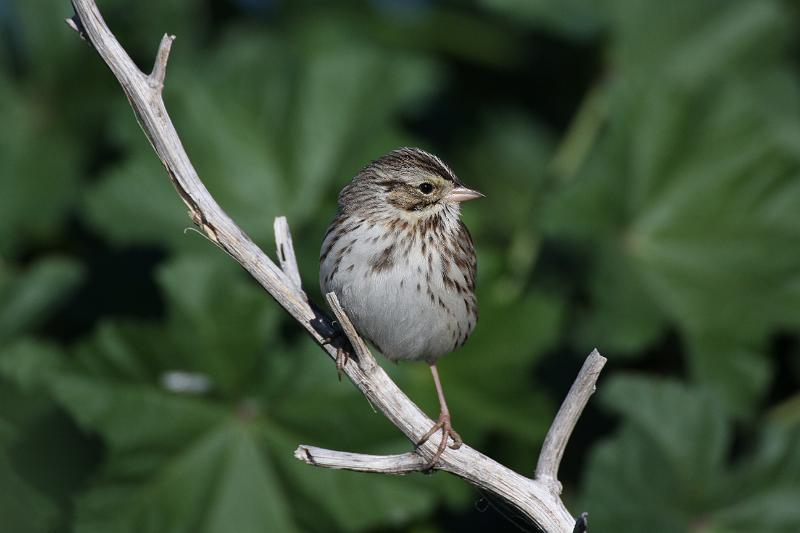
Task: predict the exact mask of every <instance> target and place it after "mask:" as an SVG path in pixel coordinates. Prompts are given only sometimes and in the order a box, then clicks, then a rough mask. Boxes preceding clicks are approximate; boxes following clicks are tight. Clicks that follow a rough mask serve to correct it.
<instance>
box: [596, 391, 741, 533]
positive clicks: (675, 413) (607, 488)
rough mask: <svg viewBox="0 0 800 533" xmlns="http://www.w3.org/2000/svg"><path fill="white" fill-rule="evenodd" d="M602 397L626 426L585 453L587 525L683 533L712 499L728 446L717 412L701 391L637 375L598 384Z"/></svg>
mask: <svg viewBox="0 0 800 533" xmlns="http://www.w3.org/2000/svg"><path fill="white" fill-rule="evenodd" d="M602 399H603V402H604V404H606V405H607V406H609V407H610V408H612V409H613V410H614V411H616V412H618V413H620V414H621V415H622V416H623V419H624V421H625V422H624V425H623V426H622V428H621V430H620V431H619V432H618V434H617V436H615V437H614V438H612V439H611V440H609V441H607V442H605V443H603V444H601V445H599V446H598V447H597V448H596V449H595V450H593V451H592V454H591V458H590V461H589V466H588V469H587V472H586V483H585V489H584V498H585V500H584V501H585V502H586V503H585V504H584V505H590V506H591V507H590V509H591V516H592V521H593V524H594V525H593V527H596V528H597V529H599V530H601V531H602V530H607V529H609V528H610V529H613V528H614V527H615V526H614V524H616V525H619V524H623V523H624V524H626V527H629V528H630V529H631V530H634V531H685V530H686V529H688V527H689V523H690V522H691V519H692V518H691V517H692V516H693V515H694V514H695V513H698V512H699V511H700V510H702V509H705V508H708V507H709V506H710V505H712V503H713V502H714V501H715V499H716V497H717V494H718V489H719V486H720V485H719V482H720V476H721V473H722V467H723V462H724V458H725V454H726V453H727V448H728V446H729V445H730V435H729V427H728V424H727V422H726V420H725V417H724V414H723V413H724V412H723V411H722V410H721V409H720V408H719V406H718V405H717V404H716V403H715V402H714V401H712V399H711V398H710V397H709V395H707V394H704V393H702V392H699V391H696V390H692V389H689V388H687V387H685V386H682V385H679V384H677V383H672V382H659V381H655V380H648V379H645V378H636V377H624V378H623V377H619V378H616V379H614V380H613V381H611V382H610V383H608V384H606V385H604V386H603V391H602ZM612 489H613V490H612ZM645 489H646V490H645Z"/></svg>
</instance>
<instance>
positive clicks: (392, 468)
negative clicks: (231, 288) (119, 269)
mask: <svg viewBox="0 0 800 533" xmlns="http://www.w3.org/2000/svg"><path fill="white" fill-rule="evenodd" d="M72 4H73V7H74V9H75V13H76V17H74V18H72V19H68V20H67V22H68V23H69V25H70V26H71V27H73V28H74V29H75V30H77V31H78V32H79V33H80V34H81V36H82V37H84V38H85V39H87V40H88V41H89V42H90V43H91V44H92V46H93V47H94V49H95V50H96V51H97V53H98V54H99V55H100V57H101V58H102V59H103V61H104V62H105V63H106V64H107V65H108V67H109V68H110V69H111V71H112V72H113V74H114V76H115V77H116V78H117V81H118V82H119V83H120V85H121V87H122V90H123V91H124V93H125V95H126V96H127V98H128V101H129V102H130V104H131V107H132V108H133V111H134V114H135V115H136V119H137V120H138V122H139V124H140V125H141V127H142V130H143V131H144V134H145V136H146V137H147V139H148V140H149V141H150V144H151V145H152V146H153V149H154V150H155V152H156V154H157V155H158V157H159V159H160V160H161V161H162V163H163V164H164V167H165V168H166V171H167V175H168V176H169V178H170V180H171V181H172V184H173V185H174V186H175V189H176V191H177V192H178V195H179V196H180V198H181V199H182V200H183V202H184V203H185V204H186V206H187V208H188V209H189V216H190V217H191V219H192V220H193V221H194V223H195V224H196V225H197V226H198V227H199V228H200V230H201V231H202V232H203V233H204V234H205V235H206V236H207V237H208V238H209V239H210V240H211V241H212V242H213V243H215V244H216V245H217V246H219V247H220V248H222V249H223V250H224V251H225V252H227V253H228V254H229V255H230V256H231V257H233V258H234V259H235V260H236V261H238V262H239V263H240V264H241V265H242V267H244V269H245V270H247V271H248V272H249V273H250V274H251V275H252V276H253V278H255V280H256V281H257V282H258V283H259V284H260V285H261V286H262V287H263V288H264V289H265V290H266V291H267V292H268V293H269V294H270V295H271V296H272V297H273V298H274V299H275V300H276V301H277V302H278V303H279V304H280V305H281V306H282V307H283V308H284V309H285V310H286V311H287V312H288V313H289V314H290V315H291V316H292V317H293V318H294V319H295V320H296V321H297V322H298V323H299V324H300V325H301V326H302V327H304V328H305V329H306V331H307V332H308V333H309V334H310V335H311V337H312V339H313V340H314V341H315V342H317V343H318V344H319V345H320V346H321V347H322V348H323V349H324V350H325V351H326V352H327V353H328V355H329V356H330V357H331V358H335V357H336V353H337V349H342V348H343V347H342V346H338V347H337V346H335V344H336V343H332V342H329V341H330V339H331V338H332V337H333V336H334V333H335V332H336V331H337V328H336V327H334V324H332V322H331V320H330V319H329V318H328V317H327V316H326V315H325V314H324V313H322V312H320V311H319V310H318V309H317V308H316V307H315V306H314V305H313V304H311V303H310V302H309V301H308V298H307V297H306V295H305V293H304V292H303V290H302V287H301V280H300V274H299V270H298V268H297V263H296V259H295V256H294V249H293V247H292V241H291V236H290V234H289V229H288V224H286V222H285V220H284V219H278V220H276V223H275V230H276V245H277V248H278V261H279V264H280V267H278V266H277V265H276V264H275V263H274V262H273V261H272V260H270V258H269V257H267V255H266V254H264V252H263V251H262V250H261V249H260V248H259V247H258V246H257V245H256V244H255V243H254V242H253V241H252V240H251V239H250V238H249V237H248V236H247V235H246V234H245V233H244V231H242V230H241V229H240V228H239V226H237V225H236V223H235V222H234V221H233V220H232V219H231V218H230V217H229V216H228V215H227V214H226V213H225V212H224V211H223V210H222V208H220V206H219V205H218V204H217V202H216V201H215V200H214V198H212V196H211V195H210V194H209V192H208V190H207V189H206V187H205V186H204V185H203V183H202V181H201V180H200V178H199V177H198V175H197V172H196V171H195V169H194V167H193V166H192V163H191V161H190V160H189V156H188V155H187V154H186V151H185V150H184V148H183V145H182V143H181V141H180V138H179V137H178V134H177V132H176V130H175V127H174V126H173V124H172V121H171V119H170V117H169V114H168V113H167V110H166V108H165V106H164V101H163V99H162V94H161V93H162V90H163V88H164V80H165V77H166V66H167V60H168V59H169V52H170V49H171V46H172V42H173V40H174V37H172V36H169V35H165V36H164V37H163V38H162V40H161V45H160V46H159V49H158V52H157V54H156V59H155V64H154V67H153V70H152V72H151V74H149V75H147V74H144V73H143V72H141V71H140V70H139V69H138V68H137V67H136V65H135V64H134V63H133V61H132V60H131V58H130V57H129V56H128V54H127V52H125V50H124V48H123V47H122V46H121V45H120V43H119V42H118V41H117V39H116V38H115V37H114V35H113V34H112V33H111V31H110V30H109V29H108V26H106V24H105V22H104V20H103V18H102V16H101V15H100V12H99V10H98V8H97V6H96V4H95V2H94V0H72ZM327 298H328V302H329V304H330V306H331V308H332V309H333V311H334V313H335V314H336V316H337V320H338V321H339V324H341V326H342V329H343V330H344V332H345V334H346V335H347V338H348V339H349V341H350V344H351V345H352V348H353V350H354V351H355V353H353V354H352V355H353V357H352V358H350V360H349V361H348V363H347V364H346V365H345V367H344V373H345V374H346V375H347V377H348V378H349V379H350V380H351V381H352V382H353V383H354V384H355V385H356V387H358V388H359V390H360V391H361V392H362V394H364V396H365V397H366V399H367V400H368V401H369V402H370V403H371V404H372V405H373V406H374V407H375V408H376V409H377V410H379V411H380V412H381V413H382V414H383V415H384V416H386V418H388V419H389V421H391V422H392V423H393V424H394V425H395V426H396V427H397V428H398V429H399V430H400V431H402V432H403V434H404V435H405V436H406V437H407V438H408V439H409V440H410V441H411V442H412V443H414V442H417V441H418V440H419V438H420V437H421V436H422V435H423V434H424V433H425V432H426V431H427V430H428V428H430V427H431V425H432V424H433V421H432V420H431V419H430V418H428V417H427V416H426V415H425V413H423V412H422V410H421V409H420V408H419V407H417V405H416V404H414V402H412V401H411V400H410V399H409V398H408V397H407V396H406V395H405V394H404V393H403V391H401V390H400V389H399V388H398V387H397V385H396V384H395V383H394V382H393V381H392V380H391V379H390V378H389V376H388V375H387V374H386V373H385V372H384V371H383V369H382V368H381V367H380V366H379V365H378V364H377V363H376V362H375V359H374V357H373V356H372V354H371V353H370V351H369V348H368V347H367V346H366V344H365V343H364V341H363V340H362V339H361V338H360V337H359V336H358V334H357V333H356V331H355V329H354V328H353V327H352V324H350V321H349V320H348V319H347V315H346V314H345V312H344V310H343V309H342V308H341V306H339V303H338V301H337V300H336V297H335V296H334V295H332V294H331V295H328V296H327ZM344 349H350V347H349V346H346V347H344ZM603 362H605V359H604V358H602V357H601V356H600V355H599V354H597V352H593V353H592V355H591V356H590V358H589V360H587V363H586V365H584V370H585V372H584V371H582V372H581V375H580V376H579V379H578V381H576V383H575V385H573V387H572V389H571V390H570V393H569V395H568V396H567V399H566V400H565V402H564V406H562V409H561V410H560V411H559V414H558V416H557V417H556V421H555V422H554V424H553V427H552V428H551V431H550V433H549V434H548V439H547V441H546V443H545V447H544V451H543V453H544V456H543V457H540V460H539V466H538V467H537V479H530V478H527V477H525V476H522V475H520V474H518V473H516V472H514V471H512V470H510V469H509V468H507V467H505V466H503V465H501V464H499V463H497V462H496V461H494V460H492V459H490V458H489V457H487V456H485V455H483V454H482V453H480V452H478V451H477V450H474V449H473V448H470V447H469V446H467V445H463V446H461V448H459V449H458V450H447V451H446V452H445V454H444V455H443V456H442V457H441V459H440V461H439V462H438V463H437V464H436V465H435V468H436V469H438V470H444V471H446V472H450V473H452V474H454V475H456V476H459V477H462V478H464V479H466V480H467V481H469V482H470V483H473V484H475V485H477V486H478V487H480V488H481V489H484V490H487V491H489V492H491V493H493V494H495V495H496V496H498V497H499V498H501V499H503V500H505V501H506V502H507V503H508V504H509V505H512V506H514V507H516V508H517V509H518V510H519V511H520V512H521V513H522V514H523V515H525V516H527V517H528V518H529V519H530V520H531V521H532V522H533V523H535V524H536V525H537V526H539V527H540V528H542V529H543V530H545V531H548V532H571V531H573V529H574V528H575V526H576V524H577V525H579V526H580V525H581V524H583V523H584V522H583V518H579V520H578V522H577V523H576V520H575V518H573V517H572V516H571V515H570V513H569V512H568V511H567V509H566V508H565V507H564V504H563V503H562V501H561V499H560V497H559V492H560V490H556V489H557V488H558V486H557V481H556V479H557V475H556V474H557V469H558V464H559V461H560V459H561V456H562V455H563V451H564V447H565V446H566V442H567V439H568V438H569V434H570V432H571V431H572V428H573V427H574V425H575V422H576V421H577V418H578V416H579V415H580V412H581V410H582V409H583V406H584V405H585V403H586V400H587V399H588V397H589V395H590V394H591V392H592V390H593V389H594V383H595V380H596V378H597V373H598V372H599V371H600V368H601V367H602V364H603ZM590 363H591V364H590ZM551 435H552V436H551ZM433 440H435V439H433ZM435 451H436V443H434V442H426V443H424V444H423V445H421V446H419V447H418V448H416V450H415V451H414V452H413V453H405V454H400V455H391V456H370V455H362V454H348V453H345V452H333V451H328V450H322V449H319V448H313V447H311V446H301V447H300V448H298V450H297V452H296V454H295V455H296V456H297V457H298V458H299V459H301V460H303V461H306V462H308V463H311V464H315V465H318V466H326V467H331V468H347V469H350V470H359V471H371V472H382V473H394V474H399V473H407V472H413V471H418V470H422V469H424V468H425V465H426V464H427V462H428V460H429V459H430V458H431V457H433V455H434V453H435Z"/></svg>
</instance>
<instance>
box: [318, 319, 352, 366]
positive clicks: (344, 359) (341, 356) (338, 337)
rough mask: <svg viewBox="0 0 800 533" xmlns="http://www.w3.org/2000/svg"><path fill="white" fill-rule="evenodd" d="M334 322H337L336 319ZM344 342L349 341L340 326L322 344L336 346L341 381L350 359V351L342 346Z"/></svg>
mask: <svg viewBox="0 0 800 533" xmlns="http://www.w3.org/2000/svg"><path fill="white" fill-rule="evenodd" d="M332 323H333V324H337V322H336V321H335V320H334V321H333V322H332ZM344 342H347V336H346V335H345V334H344V332H343V331H342V330H341V329H339V328H337V329H336V330H335V331H334V332H333V333H331V334H330V335H329V336H327V337H325V338H324V339H322V346H325V345H326V344H330V345H331V346H334V347H335V348H336V374H337V375H338V376H339V381H342V371H343V370H344V366H345V365H346V364H347V363H348V361H350V351H349V350H346V349H345V348H344V347H343V346H342V344H343V343H344Z"/></svg>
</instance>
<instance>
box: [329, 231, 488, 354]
mask: <svg viewBox="0 0 800 533" xmlns="http://www.w3.org/2000/svg"><path fill="white" fill-rule="evenodd" d="M403 238H405V239H406V240H403ZM334 239H337V238H336V233H335V232H331V233H330V234H329V235H328V237H327V238H326V240H325V243H323V251H325V250H326V249H327V248H328V245H329V243H330V242H331V241H333V240H334ZM354 239H355V242H353V240H354ZM429 256H431V259H430V260H429ZM446 277H449V279H450V280H453V281H457V282H458V283H459V284H462V285H464V286H465V284H466V280H465V277H464V276H462V275H461V274H460V273H459V272H457V270H456V269H455V267H454V266H451V265H449V264H448V265H444V266H443V264H442V255H441V253H440V250H439V249H438V248H436V247H434V246H433V245H431V244H426V246H425V253H424V254H423V247H422V242H421V238H420V237H417V238H416V239H412V237H411V235H410V234H409V233H408V232H405V233H403V234H402V236H400V237H398V235H397V234H395V233H391V232H390V231H389V230H388V228H387V227H386V226H385V225H383V224H376V225H374V226H373V227H372V228H368V227H367V226H366V224H362V226H361V227H359V228H358V229H355V230H351V231H348V232H347V233H346V234H345V235H343V236H341V237H339V238H338V239H337V240H336V241H335V244H334V245H333V246H332V247H331V248H330V250H329V251H328V253H327V255H326V256H325V257H324V258H323V260H322V262H321V264H320V286H321V288H322V290H323V292H326V293H327V292H331V291H333V292H335V293H336V296H337V297H338V298H339V301H340V303H341V304H342V307H343V308H344V310H345V311H346V312H347V314H348V316H349V317H350V320H352V322H353V325H354V326H355V327H356V329H357V330H358V332H359V333H360V334H361V335H363V336H364V337H366V338H367V339H369V340H370V341H372V342H373V343H374V344H375V345H376V347H377V348H378V349H379V350H380V351H381V352H382V353H383V355H384V356H386V357H387V358H389V359H391V360H393V361H396V360H401V359H402V360H422V359H424V360H428V361H435V360H436V359H437V358H439V357H441V356H442V355H444V354H446V353H448V352H451V351H453V350H454V349H456V348H457V347H458V346H460V345H461V344H462V343H463V342H464V341H465V340H466V338H467V336H468V335H469V334H470V332H471V331H472V329H473V328H474V327H475V318H474V316H473V315H474V312H470V307H471V308H473V309H474V306H475V300H474V296H473V295H472V293H471V292H469V293H466V292H461V291H457V290H455V289H453V286H452V283H451V284H449V285H450V286H446V284H445V278H446Z"/></svg>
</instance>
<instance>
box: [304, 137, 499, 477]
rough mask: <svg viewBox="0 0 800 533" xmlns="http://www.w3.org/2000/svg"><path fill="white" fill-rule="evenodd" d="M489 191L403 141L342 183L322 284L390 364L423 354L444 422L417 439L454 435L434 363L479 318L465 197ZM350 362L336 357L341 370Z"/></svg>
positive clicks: (456, 443)
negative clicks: (401, 145) (469, 183)
mask: <svg viewBox="0 0 800 533" xmlns="http://www.w3.org/2000/svg"><path fill="white" fill-rule="evenodd" d="M482 197H484V195H483V194H482V193H480V192H478V191H476V190H474V189H470V188H468V187H466V186H465V185H464V184H463V183H462V182H461V180H459V178H458V177H457V176H456V174H455V173H454V172H453V170H451V168H450V167H449V166H448V165H447V164H446V163H444V161H442V160H441V159H440V158H438V157H437V156H435V155H433V154H431V153H429V152H426V151H424V150H422V149H420V148H410V147H405V148H399V149H396V150H393V151H391V152H389V153H387V154H385V155H383V156H381V157H379V158H377V159H375V160H374V161H372V162H371V163H369V164H367V165H366V166H364V167H363V168H362V169H361V170H360V171H359V172H358V173H357V174H356V175H355V177H353V179H352V180H351V181H350V182H349V183H348V184H347V185H345V186H344V188H343V189H342V191H341V192H340V194H339V197H338V209H337V212H336V215H335V217H334V219H333V222H332V223H331V224H330V227H329V228H328V231H327V233H326V234H325V238H324V240H323V243H322V248H321V251H320V272H319V277H320V288H321V289H322V292H323V294H327V293H330V292H333V293H335V294H336V297H337V298H338V300H339V303H340V304H341V306H342V308H343V309H344V311H345V312H346V314H347V315H348V317H349V318H350V321H351V322H352V323H353V326H354V327H355V329H356V331H357V332H358V333H359V335H361V336H362V337H363V338H366V339H367V340H369V341H370V342H371V343H372V344H373V346H375V348H376V349H377V350H378V351H379V352H381V353H382V354H383V355H384V356H385V357H386V358H387V359H389V360H390V361H394V362H398V361H424V362H426V363H427V364H428V366H429V367H430V371H431V375H432V377H433V382H434V386H435V387H436V394H437V397H438V400H439V417H438V419H437V421H436V423H435V424H434V425H433V426H432V427H431V428H430V430H428V431H427V432H426V433H425V434H424V435H423V436H422V437H421V438H420V439H419V441H418V442H417V446H419V445H421V444H423V443H424V442H426V441H427V440H428V439H430V438H431V437H432V436H433V435H434V434H436V433H438V432H441V434H442V438H441V441H440V443H439V445H438V447H437V450H436V453H435V455H434V456H433V457H432V459H431V460H430V461H429V462H428V463H427V468H428V469H432V468H433V466H434V465H435V464H436V463H437V462H438V461H439V459H440V458H441V456H442V454H443V453H444V451H445V448H446V446H447V443H448V439H449V438H451V439H452V440H453V443H452V444H451V445H450V448H452V449H458V448H459V447H460V446H461V444H462V442H463V441H462V439H461V436H460V435H459V434H458V433H457V432H456V431H455V430H454V429H453V426H452V420H451V416H450V411H449V410H448V407H447V402H446V399H445V395H444V390H443V389H442V384H441V381H440V379H439V371H438V368H437V366H436V364H437V361H438V359H439V358H440V357H442V356H443V355H445V354H448V353H450V352H452V351H454V350H456V349H457V348H459V347H460V346H462V345H463V344H464V342H466V340H467V338H468V337H469V336H470V334H471V333H472V331H473V329H474V328H475V325H476V323H477V320H478V305H477V299H476V295H475V284H476V274H477V257H476V254H475V246H474V244H473V241H472V237H471V236H470V233H469V231H468V230H467V227H466V226H465V225H464V223H463V222H462V221H461V218H460V204H461V203H462V202H465V201H468V200H474V199H477V198H482ZM343 364H346V359H344V360H343V359H341V358H340V357H339V356H337V367H338V368H339V369H340V372H341V366H342V365H343Z"/></svg>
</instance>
